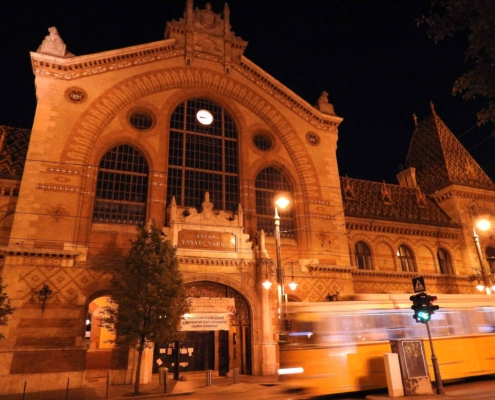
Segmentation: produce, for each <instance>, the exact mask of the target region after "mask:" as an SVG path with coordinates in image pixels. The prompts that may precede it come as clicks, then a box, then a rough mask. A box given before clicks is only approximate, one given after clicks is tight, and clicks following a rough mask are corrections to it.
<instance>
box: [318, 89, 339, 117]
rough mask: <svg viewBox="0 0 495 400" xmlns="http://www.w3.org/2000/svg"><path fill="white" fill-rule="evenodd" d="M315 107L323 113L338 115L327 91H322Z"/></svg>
mask: <svg viewBox="0 0 495 400" xmlns="http://www.w3.org/2000/svg"><path fill="white" fill-rule="evenodd" d="M315 107H316V108H317V109H318V110H320V111H321V112H322V113H323V114H329V115H336V114H335V110H334V108H333V104H331V103H329V102H328V93H327V92H325V91H323V92H321V95H320V98H319V99H318V101H317V102H316V106H315Z"/></svg>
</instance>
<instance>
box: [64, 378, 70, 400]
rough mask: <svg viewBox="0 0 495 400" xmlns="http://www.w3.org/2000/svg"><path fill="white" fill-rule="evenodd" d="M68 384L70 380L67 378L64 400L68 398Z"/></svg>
mask: <svg viewBox="0 0 495 400" xmlns="http://www.w3.org/2000/svg"><path fill="white" fill-rule="evenodd" d="M69 382H70V378H67V389H66V391H65V400H67V399H68V398H69Z"/></svg>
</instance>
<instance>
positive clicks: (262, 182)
mask: <svg viewBox="0 0 495 400" xmlns="http://www.w3.org/2000/svg"><path fill="white" fill-rule="evenodd" d="M255 186H256V215H257V221H258V225H257V228H258V231H260V230H261V229H263V230H264V231H265V233H266V234H267V235H273V231H274V229H275V226H274V221H273V217H274V216H275V204H274V200H275V194H276V193H277V192H279V191H282V192H288V193H289V194H291V195H292V185H291V183H290V182H289V180H288V179H287V178H286V177H285V175H284V174H282V172H281V171H280V170H279V169H277V168H275V167H268V168H265V169H263V170H261V171H260V172H259V173H258V175H257V176H256V185H255ZM278 213H279V216H280V236H284V237H294V236H295V232H294V227H295V224H294V205H293V204H291V205H289V207H288V208H287V209H285V210H280V209H279V210H278Z"/></svg>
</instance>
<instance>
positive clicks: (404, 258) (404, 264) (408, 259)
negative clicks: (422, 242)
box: [397, 244, 416, 272]
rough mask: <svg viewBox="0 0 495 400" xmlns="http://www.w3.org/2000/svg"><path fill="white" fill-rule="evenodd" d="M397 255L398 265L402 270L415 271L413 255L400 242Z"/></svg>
mask: <svg viewBox="0 0 495 400" xmlns="http://www.w3.org/2000/svg"><path fill="white" fill-rule="evenodd" d="M397 257H399V261H400V266H401V269H402V271H404V272H416V265H415V263H414V257H413V255H412V252H411V250H409V247H407V246H405V245H403V244H401V245H400V246H399V249H398V250H397Z"/></svg>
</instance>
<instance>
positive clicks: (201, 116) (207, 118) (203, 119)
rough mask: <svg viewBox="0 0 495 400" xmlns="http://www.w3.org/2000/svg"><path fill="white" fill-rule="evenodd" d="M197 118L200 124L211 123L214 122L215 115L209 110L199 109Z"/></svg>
mask: <svg viewBox="0 0 495 400" xmlns="http://www.w3.org/2000/svg"><path fill="white" fill-rule="evenodd" d="M196 119H197V120H198V121H199V123H200V124H203V125H210V124H211V123H212V122H213V115H211V113H210V112H209V111H206V110H199V111H198V112H197V113H196Z"/></svg>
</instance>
